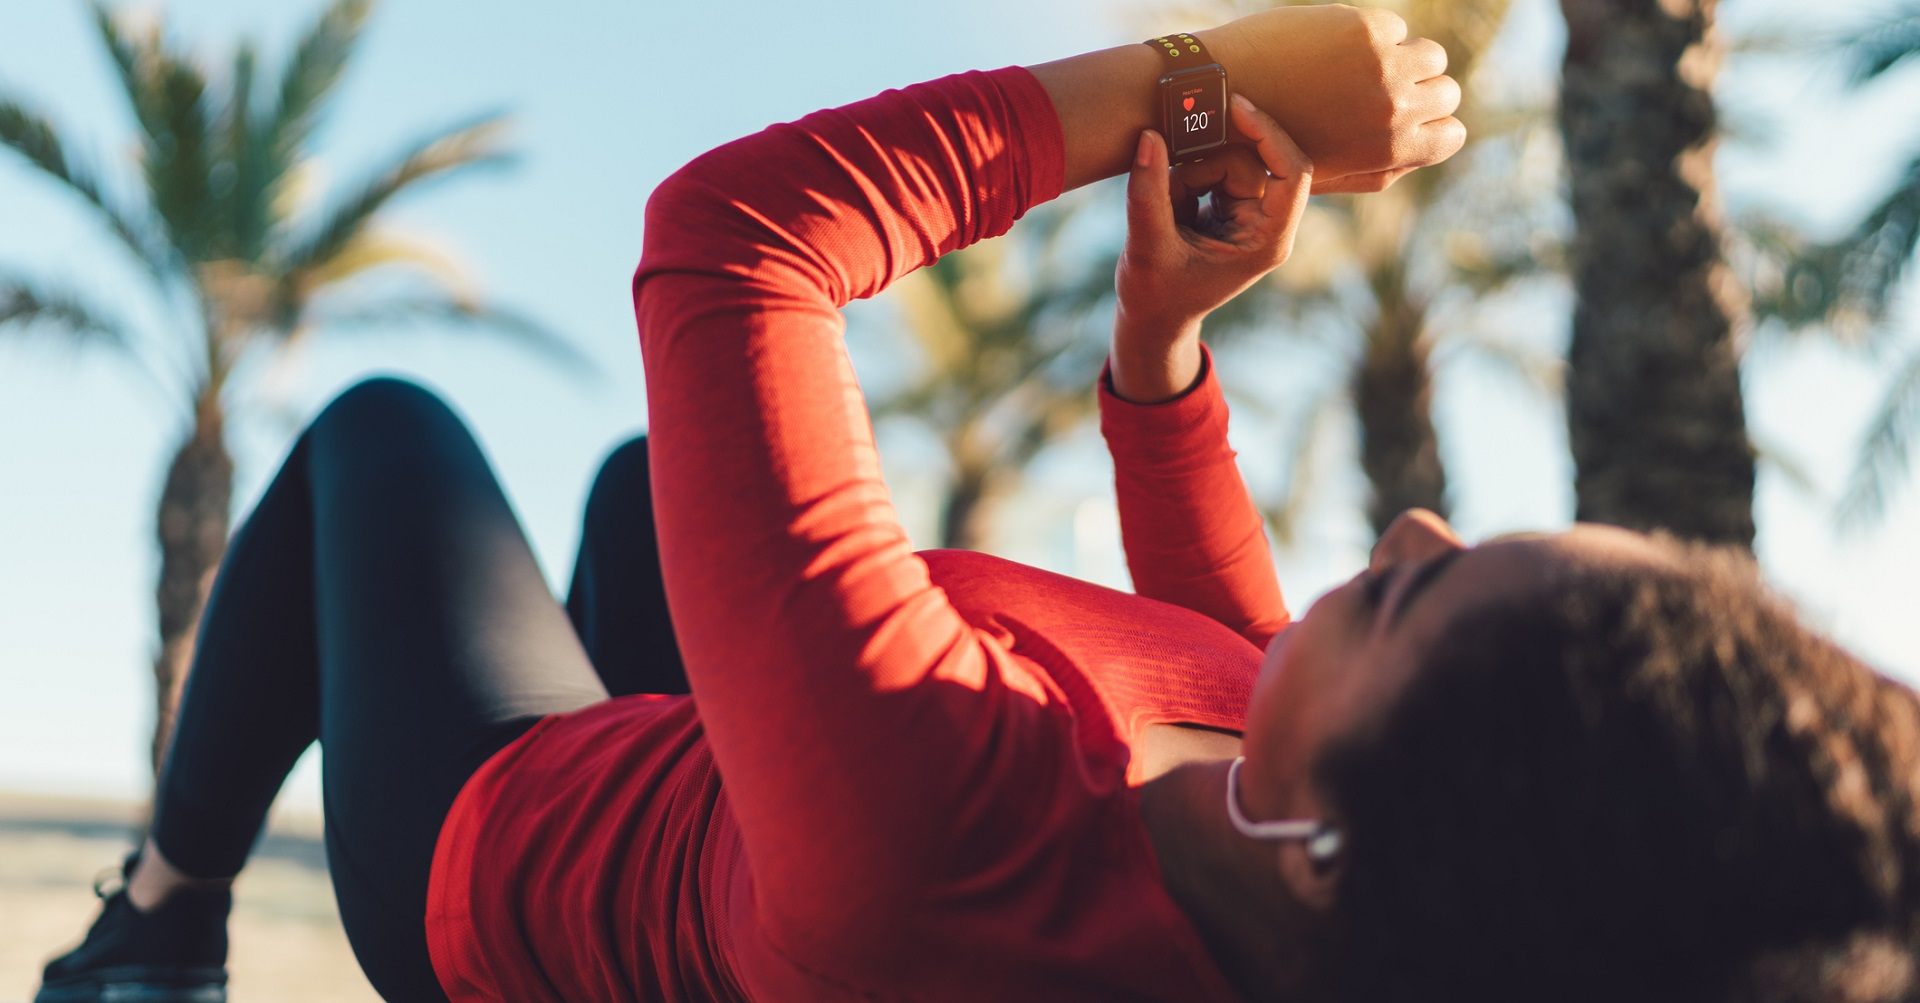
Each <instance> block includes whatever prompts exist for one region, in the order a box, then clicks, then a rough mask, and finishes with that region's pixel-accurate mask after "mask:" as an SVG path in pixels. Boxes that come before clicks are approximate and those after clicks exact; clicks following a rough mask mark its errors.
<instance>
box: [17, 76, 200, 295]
mask: <svg viewBox="0 0 1920 1003" xmlns="http://www.w3.org/2000/svg"><path fill="white" fill-rule="evenodd" d="M0 146H4V147H6V148H8V149H11V150H13V151H14V152H15V153H18V154H19V155H20V156H22V157H24V158H26V161H27V163H29V164H31V165H33V166H34V167H35V168H36V169H38V170H39V171H40V172H41V173H42V174H45V175H46V176H48V177H50V178H52V179H53V180H55V181H57V182H59V183H60V184H62V185H65V186H66V187H67V189H68V190H70V191H72V192H73V193H74V194H75V195H78V196H80V198H81V199H82V200H84V201H85V202H86V203H87V204H88V206H89V207H91V208H92V209H93V210H94V211H95V212H97V213H99V215H100V219H101V221H102V222H104V223H106V225H107V227H108V229H110V230H112V231H113V234H114V236H116V237H118V238H119V239H120V242H121V243H122V244H125V245H126V247H127V249H128V250H129V251H132V252H133V255H134V257H135V258H136V259H138V260H139V261H140V262H141V264H143V265H146V266H147V267H149V268H157V267H158V263H159V262H160V261H161V260H162V252H160V251H159V250H157V249H156V248H155V247H154V245H153V241H152V238H151V236H150V234H151V230H152V228H151V227H150V226H149V225H147V224H146V223H145V222H143V221H142V220H140V219H138V218H137V217H136V216H135V215H134V214H133V213H131V212H129V211H127V210H126V209H123V208H121V207H120V206H119V205H117V204H115V203H114V201H113V200H112V199H110V198H108V197H107V194H106V191H105V190H104V189H103V188H102V187H101V185H100V182H99V181H98V180H97V179H96V178H95V176H94V173H93V171H92V170H91V169H90V168H88V167H85V166H83V165H81V164H78V163H76V162H75V161H74V158H73V157H72V156H70V155H69V154H68V153H67V150H66V147H65V145H64V144H63V143H61V141H60V134H59V133H58V132H57V131H56V130H55V129H54V127H53V124H52V123H51V122H49V121H48V120H47V119H46V118H44V117H43V116H41V115H39V114H36V113H35V112H33V111H31V110H29V109H28V108H27V107H25V106H24V105H22V104H20V103H19V102H17V101H13V100H10V99H5V98H0Z"/></svg>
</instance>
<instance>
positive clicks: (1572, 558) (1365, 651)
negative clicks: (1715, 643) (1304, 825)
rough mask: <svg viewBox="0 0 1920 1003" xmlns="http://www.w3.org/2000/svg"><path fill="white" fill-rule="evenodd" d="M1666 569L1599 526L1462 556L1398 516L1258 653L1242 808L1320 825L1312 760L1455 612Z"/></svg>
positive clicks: (1491, 543) (1428, 519) (1437, 532)
mask: <svg viewBox="0 0 1920 1003" xmlns="http://www.w3.org/2000/svg"><path fill="white" fill-rule="evenodd" d="M1668 559H1669V558H1668V555H1667V553H1666V551H1665V550H1664V549H1663V548H1662V547H1661V546H1660V545H1659V544H1657V543H1656V542H1654V541H1653V540H1652V539H1651V538H1650V537H1647V536H1643V535H1641V534H1639V533H1633V532H1629V531H1627V530H1623V529H1617V528H1614V527H1609V526H1593V525H1580V526H1576V527H1574V528H1573V529H1572V530H1569V531H1568V532H1565V533H1556V534H1541V533H1525V534H1513V535H1509V536H1502V537H1496V538H1494V539H1492V540H1488V541H1487V542H1485V543H1482V544H1480V545H1479V546H1475V547H1468V546H1466V545H1465V544H1463V543H1462V542H1461V541H1460V538H1459V536H1457V535H1456V534H1455V533H1454V532H1453V528H1452V527H1450V526H1448V525H1447V523H1446V521H1445V520H1443V519H1441V518H1440V517H1439V516H1437V515H1435V514H1433V513H1432V512H1428V511H1425V510H1423V509H1415V510H1412V511H1409V512H1406V513H1404V514H1402V515H1401V516H1400V517H1399V518H1398V519H1396V520H1394V522H1393V524H1392V525H1391V526H1389V527H1388V528H1387V531H1386V532H1385V533H1384V534H1382V535H1381V537H1380V542H1379V543H1378V544H1377V545H1376V546H1375V547H1374V550H1373V556H1372V560H1371V561H1370V562H1369V565H1368V567H1367V569H1366V570H1365V571H1362V572H1361V573H1360V574H1358V575H1355V576H1354V577H1353V578H1352V579H1350V580H1349V581H1347V582H1346V583H1345V584H1343V585H1340V586H1338V587H1336V588H1334V589H1332V590H1330V591H1329V592H1327V593H1326V594H1325V595H1323V596H1321V597H1320V598H1319V600H1317V601H1316V602H1314V604H1313V605H1312V606H1311V607H1310V608H1309V609H1308V610H1307V612H1306V615H1304V616H1302V617H1301V618H1300V619H1299V620H1298V621H1296V622H1295V623H1294V624H1293V625H1292V626H1290V627H1288V628H1287V629H1286V630H1283V631H1281V632H1280V634H1279V635H1278V636H1276V637H1275V638H1274V639H1273V642H1272V643H1271V644H1269V645H1268V646H1267V654H1266V661H1265V662H1264V663H1263V664H1262V666H1261V669H1260V677H1259V679H1258V681H1257V682H1256V683H1255V684H1254V691H1253V702H1252V704H1251V706H1250V707H1249V708H1248V713H1247V730H1246V735H1245V738H1244V740H1243V742H1242V751H1243V752H1244V754H1245V755H1246V757H1247V762H1246V765H1245V766H1244V767H1243V768H1242V770H1241V783H1240V798H1241V804H1242V805H1243V806H1244V807H1245V809H1246V811H1247V813H1248V814H1249V815H1250V816H1252V817H1254V818H1261V819H1275V818H1321V817H1325V814H1326V812H1325V806H1324V803H1323V800H1322V798H1321V797H1320V795H1319V794H1318V792H1316V791H1315V790H1314V789H1313V785H1312V783H1311V769H1312V766H1313V764H1314V762H1315V761H1316V759H1317V757H1318V755H1319V753H1320V751H1321V750H1322V749H1324V748H1326V746H1327V745H1328V743H1329V742H1330V741H1331V740H1333V739H1335V738H1337V737H1339V736H1342V735H1345V734H1346V733H1347V732H1348V731H1349V730H1350V729H1352V728H1354V727H1356V726H1358V725H1359V724H1360V723H1361V722H1362V721H1363V720H1364V719H1365V718H1366V717H1367V715H1368V714H1370V713H1372V712H1375V711H1377V710H1379V709H1380V708H1383V707H1385V706H1387V705H1388V704H1389V703H1390V702H1391V701H1392V700H1393V699H1395V698H1396V697H1397V696H1398V694H1399V693H1400V691H1401V689H1402V688H1404V687H1405V686H1406V684H1407V681H1408V679H1410V678H1411V676H1412V673H1413V672H1415V671H1418V668H1419V666H1420V665H1421V664H1422V659H1421V657H1420V653H1421V652H1423V651H1426V650H1428V649H1429V648H1430V647H1431V646H1433V645H1436V644H1444V643H1446V642H1445V633H1446V625H1447V624H1448V623H1449V622H1450V621H1451V620H1452V618H1453V617H1454V615H1455V614H1457V613H1459V612H1461V611H1463V610H1466V609H1468V608H1471V607H1474V606H1478V605H1480V604H1481V603H1484V602H1487V601H1489V600H1496V599H1501V598H1505V597H1510V596H1515V595H1519V594H1523V593H1524V591H1525V590H1527V589H1529V588H1536V587H1539V586H1540V585H1541V584H1542V583H1544V582H1545V580H1546V578H1547V574H1548V573H1549V572H1550V571H1552V570H1553V569H1555V568H1556V567H1565V566H1567V565H1569V564H1570V563H1571V564H1574V565H1580V566H1586V565H1592V564H1607V565H1613V566H1624V565H1643V566H1644V565H1651V564H1654V563H1657V562H1661V561H1664V560H1668ZM1334 821H1335V822H1336V823H1337V822H1338V820H1337V819H1335V820H1334Z"/></svg>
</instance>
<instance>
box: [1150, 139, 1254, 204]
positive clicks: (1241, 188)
mask: <svg viewBox="0 0 1920 1003" xmlns="http://www.w3.org/2000/svg"><path fill="white" fill-rule="evenodd" d="M1215 190H1219V191H1223V192H1225V193H1226V195H1227V197H1228V198H1236V199H1257V198H1259V197H1260V196H1261V195H1262V194H1264V193H1265V192H1266V190H1267V167H1266V165H1265V164H1263V163H1261V162H1260V155H1259V154H1257V153H1255V152H1254V151H1253V149H1252V148H1251V147H1247V146H1242V145H1239V144H1235V145H1232V146H1227V147H1223V148H1221V149H1219V150H1216V151H1214V152H1213V153H1210V154H1208V155H1207V159H1205V160H1202V161H1200V162H1199V163H1197V164H1181V165H1180V166H1179V167H1176V168H1174V169H1173V197H1174V199H1175V201H1178V200H1179V199H1182V198H1195V197H1198V196H1201V195H1206V194H1208V193H1210V192H1213V191H1215Z"/></svg>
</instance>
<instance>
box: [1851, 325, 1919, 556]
mask: <svg viewBox="0 0 1920 1003" xmlns="http://www.w3.org/2000/svg"><path fill="white" fill-rule="evenodd" d="M1916 429H1920V348H1915V349H1914V350H1913V351H1912V352H1911V353H1910V354H1909V355H1908V356H1907V358H1906V359H1905V360H1904V361H1903V362H1902V363H1901V364H1900V366H1899V368H1898V369H1897V370H1896V371H1895V373H1894V376H1893V379H1892V381H1891V382H1889V383H1888V384H1887V390H1886V394H1885V395H1884V396H1882V397H1881V398H1880V404H1879V406H1878V407H1877V408H1876V409H1875V411H1874V415H1873V418H1872V420H1870V421H1869V422H1868V423H1867V432H1866V435H1865V436H1864V438H1863V439H1862V440H1861V446H1860V454H1859V456H1858V457H1857V458H1856V459H1855V460H1854V467H1853V473H1852V474H1851V475H1850V476H1849V477H1848V478H1847V488H1846V491H1845V493H1844V494H1842V495H1841V498H1840V505H1839V508H1838V511H1837V513H1836V514H1837V516H1838V522H1839V524H1840V526H1841V528H1843V529H1862V528H1865V527H1866V526H1868V525H1869V524H1871V523H1873V522H1875V521H1877V520H1878V519H1879V518H1880V517H1881V516H1883V515H1884V514H1885V513H1886V509H1887V501H1888V499H1889V497H1890V496H1891V495H1892V493H1893V492H1894V491H1895V490H1897V489H1898V487H1899V485H1898V483H1897V482H1898V481H1899V480H1900V479H1901V478H1902V477H1903V476H1905V474H1906V472H1907V469H1908V465H1909V462H1910V460H1911V459H1912V452H1913V436H1914V432H1915V430H1916Z"/></svg>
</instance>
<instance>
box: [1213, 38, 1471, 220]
mask: <svg viewBox="0 0 1920 1003" xmlns="http://www.w3.org/2000/svg"><path fill="white" fill-rule="evenodd" d="M1199 35H1200V38H1201V41H1203V42H1206V43H1207V46H1208V48H1210V49H1211V50H1213V53H1214V55H1215V56H1216V57H1217V58H1218V59H1219V60H1220V62H1221V64H1222V65H1224V66H1225V67H1226V68H1227V73H1228V79H1229V80H1231V81H1232V82H1233V86H1234V89H1236V90H1238V91H1240V92H1241V93H1243V94H1245V95H1246V96H1247V97H1248V98H1250V99H1251V100H1252V101H1253V103H1254V104H1255V105H1256V106H1258V107H1260V108H1262V109H1265V110H1266V111H1268V112H1270V113H1272V115H1273V117H1274V118H1276V119H1278V120H1279V121H1280V122H1282V123H1285V126H1286V129H1287V131H1288V133H1289V134H1291V135H1292V136H1293V138H1294V139H1295V140H1296V141H1298V143H1299V145H1300V148H1301V149H1303V150H1306V151H1308V153H1309V154H1310V155H1311V156H1312V157H1313V162H1314V165H1315V166H1316V167H1317V168H1318V169H1319V170H1318V177H1317V178H1316V181H1315V192H1316V194H1323V193H1327V192H1336V191H1340V192H1364V191H1379V190H1381V189H1382V188H1385V187H1386V186H1387V185H1389V184H1391V183H1392V182H1393V181H1394V180H1395V179H1397V178H1399V177H1400V176H1401V175H1404V174H1406V173H1407V172H1408V171H1409V170H1411V169H1413V168H1416V167H1423V166H1426V165H1429V164H1436V163H1439V162H1440V161H1442V160H1445V159H1447V158H1448V157H1450V156H1452V155H1453V154H1454V153H1455V152H1456V151H1458V150H1459V149H1460V147H1461V145H1462V144H1464V143H1465V142H1466V135H1467V134H1466V128H1465V127H1464V126H1462V125H1461V124H1460V120H1459V119H1457V118H1454V117H1453V113H1454V111H1455V110H1456V109H1458V108H1459V107H1460V85H1459V83H1457V82H1456V81H1455V80H1454V79H1453V78H1452V77H1449V76H1447V75H1446V72H1447V52H1446V50H1445V49H1443V48H1441V47H1440V45H1439V43H1437V42H1435V41H1433V40H1432V39H1427V38H1419V37H1413V36H1411V35H1410V33H1409V31H1408V27H1407V22H1406V21H1405V20H1403V19H1402V18H1401V17H1400V16H1399V15H1398V14H1395V13H1393V12H1392V11H1390V10H1384V9H1381V8H1355V7H1348V6H1345V5H1342V4H1312V5H1306V6H1288V7H1277V8H1274V9H1272V10H1267V11H1262V12H1260V13H1258V14H1250V15H1248V16H1246V17H1242V18H1240V19H1238V20H1235V21H1232V22H1229V23H1227V24H1224V25H1221V26H1220V27H1218V28H1213V29H1209V30H1207V31H1202V32H1199Z"/></svg>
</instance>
